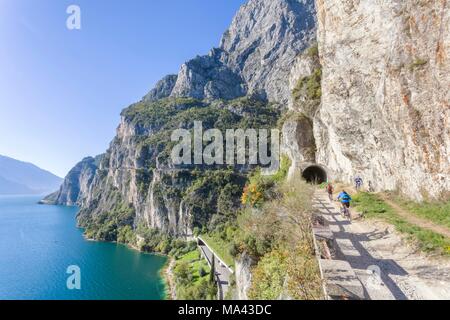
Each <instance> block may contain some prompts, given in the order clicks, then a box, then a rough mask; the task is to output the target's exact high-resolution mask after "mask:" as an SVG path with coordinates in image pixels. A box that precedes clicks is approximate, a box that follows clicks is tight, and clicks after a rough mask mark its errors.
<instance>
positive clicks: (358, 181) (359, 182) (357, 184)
mask: <svg viewBox="0 0 450 320" xmlns="http://www.w3.org/2000/svg"><path fill="white" fill-rule="evenodd" d="M362 186H363V179H362V178H361V177H360V176H356V177H355V189H356V191H359V190H361V188H362Z"/></svg>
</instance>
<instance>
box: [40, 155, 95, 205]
mask: <svg viewBox="0 0 450 320" xmlns="http://www.w3.org/2000/svg"><path fill="white" fill-rule="evenodd" d="M100 159H101V156H98V157H97V158H92V157H87V158H85V159H83V160H82V161H81V162H79V163H78V164H77V165H76V166H75V167H74V168H73V169H72V170H70V172H69V173H68V174H67V176H66V177H65V179H64V182H63V184H62V186H61V187H60V188H59V190H58V191H57V192H55V193H53V194H51V195H49V196H47V197H45V198H44V199H43V200H42V201H41V203H42V204H54V205H66V206H75V205H82V204H83V201H84V200H85V199H86V198H87V197H88V196H89V188H90V186H91V184H92V181H93V179H94V176H95V173H96V171H97V166H98V163H99V161H100Z"/></svg>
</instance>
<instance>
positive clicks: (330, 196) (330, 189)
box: [327, 182, 334, 201]
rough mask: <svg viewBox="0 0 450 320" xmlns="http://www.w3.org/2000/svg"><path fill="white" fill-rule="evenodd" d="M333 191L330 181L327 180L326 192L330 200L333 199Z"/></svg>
mask: <svg viewBox="0 0 450 320" xmlns="http://www.w3.org/2000/svg"><path fill="white" fill-rule="evenodd" d="M333 192H334V187H333V185H332V184H331V182H329V183H328V184H327V193H328V198H329V199H330V201H333Z"/></svg>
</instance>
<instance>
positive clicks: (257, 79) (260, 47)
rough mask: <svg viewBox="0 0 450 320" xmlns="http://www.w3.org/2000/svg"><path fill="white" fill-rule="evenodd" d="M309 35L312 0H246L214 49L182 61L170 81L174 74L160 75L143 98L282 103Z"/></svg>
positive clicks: (312, 29) (313, 30) (313, 20)
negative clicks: (244, 99)
mask: <svg viewBox="0 0 450 320" xmlns="http://www.w3.org/2000/svg"><path fill="white" fill-rule="evenodd" d="M315 37H316V15H315V8H314V1H313V0H250V1H248V3H247V4H245V5H244V6H242V7H241V9H240V10H239V12H238V13H237V14H236V16H235V18H234V19H233V22H232V24H231V26H230V28H229V29H228V30H227V31H226V32H225V33H224V35H223V38H222V40H221V43H220V47H219V48H218V49H213V50H212V51H211V52H210V53H209V54H208V55H206V56H201V57H196V58H195V59H192V60H190V61H188V62H186V63H185V64H183V66H182V67H181V69H180V72H179V73H178V76H177V77H176V82H175V84H174V85H173V81H174V79H175V77H171V78H170V79H167V78H165V79H163V80H162V81H161V82H160V83H159V84H158V85H157V87H156V88H155V90H153V91H152V92H151V93H150V94H149V97H151V98H155V97H157V98H161V97H167V96H169V95H170V96H172V97H193V98H196V99H207V100H214V99H235V98H238V97H242V96H245V95H250V96H253V97H258V98H260V99H267V100H269V101H276V102H281V103H286V102H287V101H288V100H289V97H290V95H291V93H290V90H289V84H288V80H287V79H288V77H289V74H290V71H291V68H292V64H293V63H294V61H295V60H296V58H297V56H298V55H299V54H300V53H301V52H302V51H303V50H304V49H305V48H307V47H309V45H310V44H311V42H313V41H314V40H315ZM172 85H173V86H172ZM169 91H170V94H169Z"/></svg>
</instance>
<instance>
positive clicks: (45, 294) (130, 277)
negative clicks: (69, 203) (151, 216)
mask: <svg viewBox="0 0 450 320" xmlns="http://www.w3.org/2000/svg"><path fill="white" fill-rule="evenodd" d="M38 200H39V198H38V197H26V196H0V299H45V300H47V299H48V300H55V299H69V300H73V299H87V300H103V299H114V300H116V299H124V300H127V299H139V300H147V299H148V300H157V299H163V298H164V290H165V287H164V283H163V281H162V279H161V277H160V271H161V268H162V267H163V266H164V264H165V262H166V258H165V257H161V256H156V255H150V254H143V253H139V252H137V251H134V250H131V249H129V248H127V247H125V246H123V245H117V244H113V243H102V242H93V241H87V240H85V239H84V238H83V235H82V230H80V229H78V228H76V221H75V216H76V213H77V210H78V209H77V208H70V207H61V206H43V205H38V204H36V203H37V201H38ZM69 266H78V267H79V268H80V271H81V277H80V283H81V290H69V289H68V288H67V284H66V283H67V279H68V278H69V277H70V274H67V273H66V271H67V268H68V267H69Z"/></svg>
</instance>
